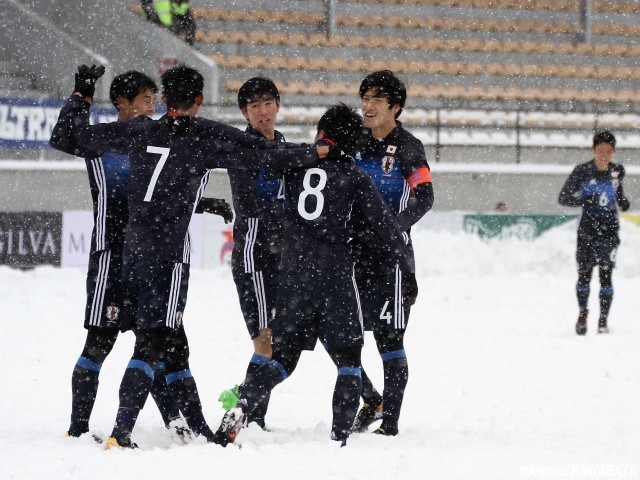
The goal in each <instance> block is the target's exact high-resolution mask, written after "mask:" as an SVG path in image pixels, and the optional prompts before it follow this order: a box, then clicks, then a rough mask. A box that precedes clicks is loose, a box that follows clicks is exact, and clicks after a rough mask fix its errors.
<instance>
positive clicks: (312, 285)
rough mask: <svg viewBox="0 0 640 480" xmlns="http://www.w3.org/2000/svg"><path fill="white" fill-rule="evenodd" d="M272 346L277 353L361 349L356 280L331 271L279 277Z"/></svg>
mask: <svg viewBox="0 0 640 480" xmlns="http://www.w3.org/2000/svg"><path fill="white" fill-rule="evenodd" d="M272 328H273V345H274V347H276V348H278V349H279V350H313V349H314V348H315V345H316V343H317V341H318V340H320V341H321V342H322V343H323V344H324V345H325V348H326V349H327V350H337V349H342V348H348V347H361V346H362V345H363V340H364V333H363V329H362V315H361V310H360V306H359V301H358V289H357V287H356V284H355V279H354V277H353V275H352V274H349V273H348V272H336V271H333V270H304V271H291V270H285V271H282V272H281V274H280V284H279V288H278V308H277V309H276V317H275V320H274V321H273V326H272Z"/></svg>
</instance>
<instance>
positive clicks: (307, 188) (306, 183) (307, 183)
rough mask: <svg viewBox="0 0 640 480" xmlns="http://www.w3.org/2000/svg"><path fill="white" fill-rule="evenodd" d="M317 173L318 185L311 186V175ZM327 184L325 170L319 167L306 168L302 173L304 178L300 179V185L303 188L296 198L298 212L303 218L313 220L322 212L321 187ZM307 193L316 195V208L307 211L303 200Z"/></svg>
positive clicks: (322, 198) (322, 197)
mask: <svg viewBox="0 0 640 480" xmlns="http://www.w3.org/2000/svg"><path fill="white" fill-rule="evenodd" d="M312 175H317V176H318V177H320V179H319V180H318V185H317V186H315V187H312V186H311V176H312ZM326 184H327V172H325V171H324V170H322V169H321V168H310V169H309V170H307V173H305V174H304V179H303V180H302V186H303V187H304V190H303V191H302V192H301V193H300V197H299V198H298V213H299V214H300V216H301V217H302V218H304V219H305V220H315V219H316V218H318V217H319V216H320V214H321V213H322V208H323V207H324V196H323V195H322V189H323V188H324V187H325V185H326ZM309 195H313V196H314V197H316V209H315V210H314V211H313V212H307V210H306V208H305V201H306V199H307V197H308V196H309Z"/></svg>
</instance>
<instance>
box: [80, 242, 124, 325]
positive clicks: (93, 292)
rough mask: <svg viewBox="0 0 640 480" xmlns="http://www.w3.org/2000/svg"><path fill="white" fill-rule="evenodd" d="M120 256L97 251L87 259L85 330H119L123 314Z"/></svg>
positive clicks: (109, 251)
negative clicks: (95, 328)
mask: <svg viewBox="0 0 640 480" xmlns="http://www.w3.org/2000/svg"><path fill="white" fill-rule="evenodd" d="M123 305H124V293H123V289H122V255H121V254H120V253H119V252H116V253H114V252H113V250H100V251H98V252H93V253H91V254H90V255H89V269H88V271H87V305H86V307H85V315H84V327H85V328H89V327H91V328H94V327H98V328H115V329H117V328H120V323H121V322H122V321H125V322H126V320H125V318H124V316H125V315H126V314H125V312H124V311H123Z"/></svg>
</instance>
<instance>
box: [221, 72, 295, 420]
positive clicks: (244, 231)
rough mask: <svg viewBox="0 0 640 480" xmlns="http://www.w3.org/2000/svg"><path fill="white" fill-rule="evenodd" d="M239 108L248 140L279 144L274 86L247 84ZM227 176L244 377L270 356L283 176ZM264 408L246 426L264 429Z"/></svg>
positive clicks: (257, 81)
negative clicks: (243, 327) (248, 343)
mask: <svg viewBox="0 0 640 480" xmlns="http://www.w3.org/2000/svg"><path fill="white" fill-rule="evenodd" d="M238 107H239V108H240V111H241V112H242V115H243V116H244V118H245V119H247V121H248V122H249V125H248V126H247V129H246V130H245V131H246V132H247V133H248V134H250V135H255V136H257V137H261V138H262V137H263V138H266V139H267V140H272V141H276V142H283V141H284V136H283V135H282V134H281V133H280V132H278V131H277V130H276V129H275V122H276V117H277V115H278V112H279V111H280V92H278V88H277V87H276V86H275V84H274V83H273V81H271V80H270V79H268V78H263V77H254V78H251V79H249V80H247V81H246V82H245V83H244V84H243V85H242V86H241V87H240V89H239V90H238ZM228 172H229V179H230V181H231V193H232V196H233V206H234V209H235V212H236V219H235V222H234V224H233V241H234V245H233V252H232V254H231V265H232V267H231V270H232V273H233V280H234V282H235V284H236V289H237V290H238V298H239V300H240V308H241V310H242V314H243V316H244V320H245V323H246V324H247V330H248V331H249V335H250V337H251V339H252V341H253V349H254V352H253V356H252V357H251V360H250V362H249V365H248V367H247V374H246V376H247V377H249V376H251V375H252V374H253V371H254V370H255V369H256V368H258V366H259V365H260V364H261V363H264V362H265V361H268V360H269V359H270V358H271V353H272V351H271V329H270V328H269V326H270V323H271V320H272V319H273V315H274V312H275V308H276V295H277V288H278V269H279V264H280V243H281V241H282V238H281V235H282V233H281V230H282V229H281V224H280V221H281V218H280V217H281V215H282V205H283V200H284V191H283V183H282V172H278V171H275V170H273V169H269V168H263V169H261V170H234V169H230V170H228ZM240 390H242V386H240V388H239V389H238V387H237V386H236V387H234V388H233V389H230V390H225V391H224V392H222V394H221V395H220V399H219V400H220V401H221V402H222V404H223V407H224V408H225V409H227V410H228V409H230V408H232V407H234V406H235V404H236V403H237V401H238V399H239V396H240V394H241V393H240ZM268 405H269V395H267V396H266V397H265V399H264V400H263V402H262V403H261V404H260V405H259V406H258V407H257V408H255V409H254V410H253V411H252V413H251V416H250V417H248V418H247V419H246V420H247V423H251V422H255V423H256V424H258V425H259V426H260V427H261V428H263V429H266V425H265V420H264V417H265V414H266V411H267V407H268Z"/></svg>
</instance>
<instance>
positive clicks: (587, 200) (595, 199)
mask: <svg viewBox="0 0 640 480" xmlns="http://www.w3.org/2000/svg"><path fill="white" fill-rule="evenodd" d="M582 205H584V206H589V207H593V206H596V207H597V206H598V205H600V194H598V193H591V194H589V195H584V196H583V197H582Z"/></svg>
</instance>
